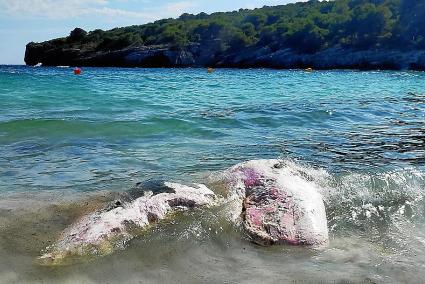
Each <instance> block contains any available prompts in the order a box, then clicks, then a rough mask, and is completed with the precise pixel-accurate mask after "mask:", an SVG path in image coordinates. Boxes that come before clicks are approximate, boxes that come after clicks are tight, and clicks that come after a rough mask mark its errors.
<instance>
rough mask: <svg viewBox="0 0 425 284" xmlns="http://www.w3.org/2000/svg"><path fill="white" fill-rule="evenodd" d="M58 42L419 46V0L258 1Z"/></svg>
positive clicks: (93, 45)
mask: <svg viewBox="0 0 425 284" xmlns="http://www.w3.org/2000/svg"><path fill="white" fill-rule="evenodd" d="M50 43H51V44H52V45H54V46H61V47H62V48H80V49H81V48H82V49H84V50H93V51H107V50H117V49H122V48H126V47H137V46H142V45H143V46H149V45H168V46H171V47H175V48H184V47H185V46H187V45H189V44H193V43H197V44H200V45H205V46H208V47H209V48H214V49H215V50H219V51H221V52H226V51H228V52H231V51H233V50H239V49H241V48H245V47H247V46H251V45H263V46H268V47H270V48H272V49H281V48H286V47H289V48H292V49H294V50H298V51H300V52H305V53H312V52H317V51H319V50H323V49H326V48H330V47H334V46H341V47H347V48H354V49H367V48H395V49H405V48H415V49H423V48H425V1H423V0H336V1H329V2H328V1H322V2H321V1H317V0H311V1H309V2H305V3H296V4H288V5H284V6H275V7H267V6H266V7H263V8H260V9H255V10H243V9H241V10H239V11H235V12H228V13H214V14H211V15H207V14H205V13H200V14H198V15H191V14H183V15H181V16H180V17H179V18H178V19H165V20H159V21H156V22H154V23H149V24H145V25H140V26H130V27H125V28H116V29H113V30H110V31H102V30H94V31H91V32H89V33H87V32H85V31H84V30H82V29H78V28H77V29H75V30H74V31H72V33H71V34H70V36H68V37H66V38H60V39H56V40H52V41H50Z"/></svg>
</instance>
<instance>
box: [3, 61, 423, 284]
mask: <svg viewBox="0 0 425 284" xmlns="http://www.w3.org/2000/svg"><path fill="white" fill-rule="evenodd" d="M83 72H84V73H83V75H82V76H74V75H72V69H63V68H26V67H0V109H1V112H0V192H1V198H0V213H1V214H0V249H1V251H0V253H1V255H2V256H4V257H2V260H1V261H0V280H1V279H3V281H18V282H22V281H35V282H37V281H47V282H55V281H58V280H60V281H87V282H105V281H110V282H115V281H127V282H136V283H137V282H138V281H145V282H162V281H168V282H170V281H173V280H176V279H179V280H181V282H199V281H203V282H223V281H228V282H230V283H234V282H241V281H244V282H255V281H259V280H260V279H261V281H263V282H278V281H294V280H296V281H305V282H307V283H310V282H311V283H315V282H317V281H318V280H323V281H324V282H332V283H333V281H336V282H339V281H352V282H356V283H357V282H361V281H366V282H367V281H369V282H378V283H381V282H419V281H422V279H423V278H424V277H425V275H424V274H425V273H424V272H423V271H424V267H423V263H424V260H425V253H423V252H422V250H423V246H424V244H425V228H424V225H423V224H424V221H425V219H424V216H425V201H424V200H423V197H424V194H425V124H424V123H425V73H419V72H352V71H321V72H313V73H306V72H302V71H276V70H230V69H223V70H216V72H214V73H213V74H208V73H207V72H206V71H205V70H203V69H95V68H93V69H91V68H86V69H84V70H83ZM277 157H280V158H283V159H285V160H287V161H288V163H289V164H290V165H291V167H294V168H296V169H298V170H299V171H300V172H302V173H303V174H304V175H305V176H306V177H307V178H308V179H309V180H311V181H312V182H314V183H315V184H316V185H317V187H318V188H320V190H321V192H322V194H323V195H324V197H325V201H326V208H327V212H328V221H329V227H330V230H331V241H330V247H329V248H328V249H326V250H324V251H311V250H308V249H305V248H302V249H300V248H290V247H289V248H288V247H274V248H267V249H266V248H262V247H258V246H255V245H252V244H250V243H248V242H247V241H246V240H245V239H244V238H243V237H242V236H241V234H239V233H238V232H237V230H236V229H235V228H233V227H229V224H227V223H226V222H225V220H219V219H216V218H214V216H215V215H214V214H213V212H204V213H199V212H198V213H193V214H188V215H187V216H181V217H180V218H178V219H177V220H176V221H175V224H162V225H160V226H158V228H156V229H155V230H154V231H153V232H151V233H149V234H147V235H146V236H143V237H140V238H137V239H136V240H135V241H133V242H132V243H130V244H129V247H128V248H127V249H126V250H125V251H123V252H119V253H116V254H114V255H111V256H109V257H105V258H103V259H100V260H96V261H94V262H90V263H86V264H81V265H74V266H70V267H62V268H55V269H51V268H45V267H40V266H38V265H37V264H35V263H34V258H35V257H36V256H37V255H39V253H40V251H41V250H42V249H43V248H44V247H45V246H46V244H48V243H49V242H51V241H52V240H54V238H55V236H56V235H57V234H58V233H59V232H60V231H61V230H62V229H63V228H64V227H66V226H67V225H68V224H70V223H71V222H72V221H73V220H75V218H77V216H79V215H81V214H82V212H85V211H87V210H88V209H87V206H90V205H86V204H88V203H95V201H94V200H97V199H99V196H102V195H106V197H105V199H108V192H111V191H112V192H120V191H125V190H127V189H129V188H130V187H131V186H132V185H134V184H135V183H136V182H137V181H140V180H145V179H149V178H164V179H167V180H173V181H181V182H194V181H196V182H207V178H206V176H207V175H209V174H212V175H214V172H216V171H220V170H224V169H226V168H227V167H229V166H231V165H234V164H236V163H238V162H241V161H246V160H251V159H259V158H277ZM81 200H83V201H81ZM74 202H76V203H74ZM96 202H97V201H96ZM210 229H211V230H210ZM216 231H217V232H216Z"/></svg>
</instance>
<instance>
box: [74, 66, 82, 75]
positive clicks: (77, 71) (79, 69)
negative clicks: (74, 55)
mask: <svg viewBox="0 0 425 284" xmlns="http://www.w3.org/2000/svg"><path fill="white" fill-rule="evenodd" d="M74 74H75V75H81V68H78V67H77V68H75V69H74Z"/></svg>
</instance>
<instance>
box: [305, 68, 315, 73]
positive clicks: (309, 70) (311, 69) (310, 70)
mask: <svg viewBox="0 0 425 284" xmlns="http://www.w3.org/2000/svg"><path fill="white" fill-rule="evenodd" d="M304 71H306V72H313V68H311V67H308V68H306V69H304Z"/></svg>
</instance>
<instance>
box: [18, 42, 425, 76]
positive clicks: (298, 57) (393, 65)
mask: <svg viewBox="0 0 425 284" xmlns="http://www.w3.org/2000/svg"><path fill="white" fill-rule="evenodd" d="M25 62H26V64H27V65H36V64H39V63H41V64H42V65H44V66H60V65H62V66H102V67H206V66H211V67H234V68H256V67H264V68H283V69H290V68H306V67H311V68H314V69H366V70H367V69H389V70H425V51H422V50H410V51H400V50H386V49H372V50H351V49H343V48H330V49H326V50H323V51H320V52H317V53H312V54H309V53H300V52H296V51H294V50H291V49H279V50H271V49H270V48H268V47H260V46H253V47H249V48H245V49H243V50H240V51H238V52H232V53H224V54H223V53H218V52H217V51H216V50H214V49H213V48H211V49H205V48H201V47H200V46H199V45H196V44H194V45H190V46H187V47H185V48H181V49H176V48H169V47H167V46H144V47H136V48H125V49H121V50H115V51H101V52H94V51H87V50H82V49H76V48H72V49H71V48H69V49H66V48H60V47H59V48H58V47H57V46H53V45H51V44H49V42H46V43H29V44H28V45H27V47H26V52H25Z"/></svg>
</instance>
